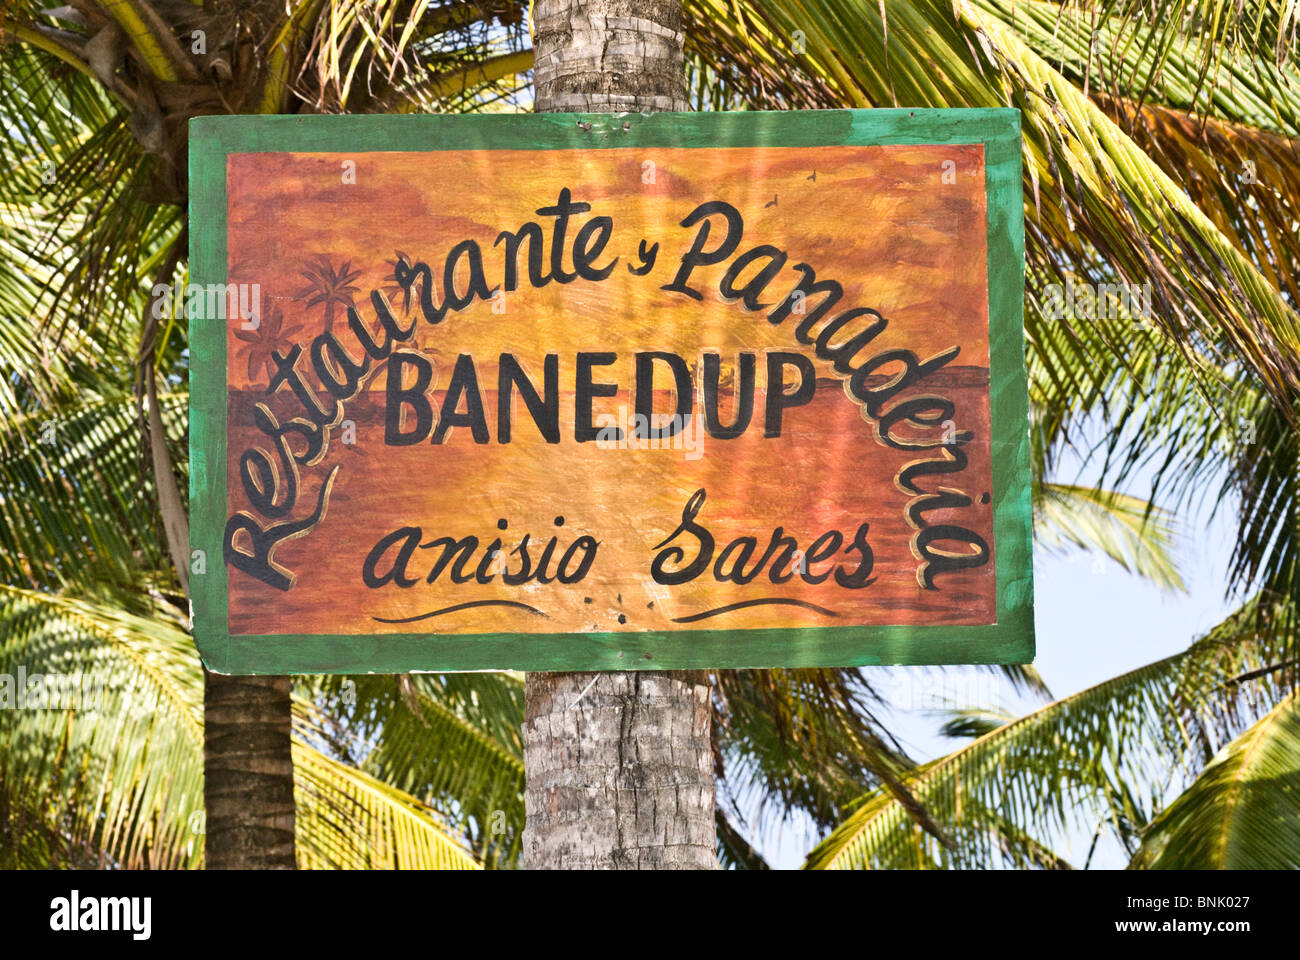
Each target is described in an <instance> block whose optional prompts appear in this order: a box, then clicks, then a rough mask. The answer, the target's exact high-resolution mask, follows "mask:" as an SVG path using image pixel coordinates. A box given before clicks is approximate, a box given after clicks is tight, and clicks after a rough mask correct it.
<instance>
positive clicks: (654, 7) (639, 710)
mask: <svg viewBox="0 0 1300 960" xmlns="http://www.w3.org/2000/svg"><path fill="white" fill-rule="evenodd" d="M534 28H535V29H534V41H533V44H534V49H535V51H536V58H535V67H534V74H533V82H534V89H535V91H536V98H537V99H536V106H535V109H536V110H538V111H539V112H562V113H574V112H583V113H600V112H622V111H628V112H633V111H654V110H685V109H686V73H685V67H684V61H683V50H682V12H681V2H680V0H537V5H536V7H535V10H534ZM588 685H590V689H588ZM524 696H525V705H524V726H523V735H524V769H525V770H526V775H527V783H526V786H525V790H524V805H525V810H526V813H527V817H528V822H527V824H526V826H525V829H524V853H523V862H524V866H525V867H528V868H531V869H559V868H600V869H714V868H716V867H717V865H718V863H717V855H716V847H715V844H716V833H715V827H714V819H713V814H714V783H713V758H712V753H711V750H710V734H711V730H710V724H711V720H712V710H711V705H710V702H709V697H710V690H709V679H708V674H707V673H651V672H629V673H600V674H591V673H530V674H529V675H528V677H527V681H526V684H525V694H524Z"/></svg>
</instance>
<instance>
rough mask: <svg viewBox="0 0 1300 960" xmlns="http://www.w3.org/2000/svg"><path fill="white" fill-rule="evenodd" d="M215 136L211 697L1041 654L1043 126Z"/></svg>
mask: <svg viewBox="0 0 1300 960" xmlns="http://www.w3.org/2000/svg"><path fill="white" fill-rule="evenodd" d="M191 142H192V154H191V170H192V177H191V179H192V189H191V196H192V211H191V224H192V226H191V237H192V241H191V242H192V245H193V249H192V254H191V270H192V279H193V280H194V282H195V289H197V290H198V291H200V292H199V294H198V295H195V296H193V297H190V298H188V299H189V303H188V304H187V307H192V309H191V310H190V311H189V312H190V313H191V349H192V357H193V364H192V372H191V376H192V400H191V433H190V436H191V457H192V470H191V504H192V511H193V523H192V531H193V532H192V540H193V543H192V547H193V549H194V550H195V551H198V552H197V553H196V557H199V558H206V565H205V566H204V568H203V569H204V572H203V573H201V574H196V575H195V576H194V577H193V578H192V580H193V594H194V610H195V621H196V634H197V637H198V643H199V648H200V651H201V652H202V654H203V656H204V659H205V661H206V662H207V663H208V664H209V666H210V667H212V668H214V669H216V670H219V671H227V672H243V673H285V672H367V671H375V672H395V671H408V670H466V669H494V668H516V669H529V670H547V669H553V670H558V669H565V670H584V669H638V668H642V669H677V668H705V667H763V666H778V665H784V666H812V665H853V664H868V663H943V662H1015V661H1025V660H1029V659H1031V658H1032V656H1033V631H1032V606H1031V599H1032V597H1031V593H1032V591H1031V566H1030V532H1029V524H1030V505H1029V475H1028V452H1027V429H1026V428H1027V413H1026V409H1027V399H1026V387H1025V370H1024V354H1023V349H1024V348H1023V339H1022V325H1021V301H1022V291H1023V254H1022V222H1021V215H1022V214H1021V200H1020V197H1021V193H1020V190H1021V187H1020V138H1019V120H1018V114H1017V113H1016V112H1015V111H1013V110H956V111H947V110H945V111H922V110H917V111H906V110H867V111H825V112H823V111H817V112H791V113H743V114H659V115H655V116H650V117H645V116H640V115H631V116H627V117H611V116H590V117H574V116H571V115H546V116H522V117H521V116H510V117H505V116H481V117H480V116H473V117H437V116H429V117H267V118H253V117H221V118H203V119H200V120H196V121H194V123H193V125H192V127H191ZM191 292H193V291H191ZM207 293H211V294H212V296H210V297H209V296H206V294H207ZM196 569H197V568H196Z"/></svg>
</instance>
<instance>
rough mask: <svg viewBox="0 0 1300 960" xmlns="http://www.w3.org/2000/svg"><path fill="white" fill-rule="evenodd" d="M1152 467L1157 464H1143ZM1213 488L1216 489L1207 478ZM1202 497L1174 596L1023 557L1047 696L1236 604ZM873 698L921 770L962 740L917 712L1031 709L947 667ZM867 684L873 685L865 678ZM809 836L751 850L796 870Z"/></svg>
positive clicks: (1106, 674) (1134, 485)
mask: <svg viewBox="0 0 1300 960" xmlns="http://www.w3.org/2000/svg"><path fill="white" fill-rule="evenodd" d="M1155 459H1158V458H1155ZM1055 478H1056V479H1057V480H1058V481H1061V482H1074V483H1094V482H1095V481H1096V473H1095V472H1094V471H1092V470H1091V469H1089V468H1083V469H1082V470H1080V469H1079V468H1078V466H1077V464H1068V463H1067V465H1066V466H1064V467H1062V468H1061V469H1058V471H1057V473H1056V477H1055ZM1150 479H1151V478H1150V474H1149V473H1144V472H1141V471H1139V472H1136V473H1135V475H1134V476H1133V477H1132V479H1131V480H1130V481H1129V482H1128V483H1127V484H1126V487H1125V491H1126V492H1128V493H1131V494H1133V495H1135V496H1144V495H1145V494H1146V493H1148V492H1149V485H1150ZM1213 482H1214V483H1215V487H1214V489H1217V480H1215V481H1213ZM1212 507H1213V498H1206V501H1205V502H1203V503H1202V504H1200V505H1199V507H1198V506H1197V505H1195V504H1194V505H1193V506H1192V507H1191V508H1189V509H1188V510H1186V511H1185V512H1183V513H1180V514H1178V515H1176V517H1175V520H1176V526H1177V529H1178V531H1179V536H1178V540H1177V543H1176V547H1175V557H1176V558H1177V560H1178V563H1179V570H1180V572H1181V573H1182V574H1183V579H1184V582H1185V585H1186V592H1185V593H1178V594H1175V593H1170V592H1168V591H1163V590H1161V589H1159V588H1158V587H1156V586H1154V585H1152V584H1151V583H1149V582H1148V581H1146V580H1144V579H1143V578H1141V577H1139V576H1137V575H1134V574H1130V573H1128V572H1126V571H1125V570H1124V569H1123V568H1122V567H1121V566H1119V565H1118V564H1116V563H1114V562H1113V561H1111V560H1110V559H1109V558H1105V557H1100V558H1099V555H1097V554H1089V553H1085V552H1083V551H1081V550H1071V551H1069V552H1068V553H1056V552H1050V551H1047V550H1045V549H1043V548H1041V547H1038V546H1036V547H1035V550H1034V622H1035V631H1036V636H1037V656H1036V657H1035V659H1034V665H1035V666H1036V667H1037V668H1038V671H1039V673H1040V675H1041V676H1042V678H1043V680H1044V681H1045V682H1046V683H1047V685H1048V687H1049V688H1050V689H1051V691H1052V694H1053V696H1054V697H1056V698H1060V697H1065V696H1069V695H1070V694H1072V693H1076V692H1078V691H1080V690H1083V689H1086V688H1087V687H1090V686H1093V685H1094V684H1097V683H1099V682H1101V681H1103V680H1106V679H1109V678H1111V677H1114V676H1117V675H1119V674H1121V673H1124V672H1126V671H1129V670H1132V669H1135V668H1137V667H1140V666H1142V665H1143V664H1147V663H1151V662H1152V661H1155V660H1159V659H1161V658H1163V657H1166V656H1169V655H1171V654H1173V653H1176V652H1178V651H1179V650H1183V649H1185V648H1186V647H1187V646H1189V645H1190V644H1191V642H1192V641H1193V640H1194V639H1195V638H1197V637H1198V636H1200V635H1201V634H1203V633H1205V632H1206V631H1207V630H1209V629H1210V628H1211V627H1213V626H1214V625H1215V624H1217V623H1219V622H1220V621H1221V620H1223V619H1224V618H1225V617H1226V616H1227V614H1228V613H1230V612H1231V611H1232V610H1233V609H1235V608H1236V606H1237V604H1236V603H1234V602H1233V601H1232V600H1230V599H1228V598H1225V596H1224V585H1225V584H1226V582H1227V570H1228V561H1229V558H1230V556H1231V553H1232V543H1233V532H1234V530H1233V518H1232V511H1231V510H1230V509H1223V510H1220V511H1219V513H1218V515H1217V516H1214V517H1213V518H1211V516H1210V514H1211V512H1212ZM876 674H878V675H879V676H880V677H881V678H882V679H883V682H878V686H879V688H880V689H881V690H882V692H884V693H886V694H887V695H888V696H889V699H890V700H891V702H893V703H894V704H895V705H896V709H895V710H894V711H893V724H892V726H891V730H893V731H894V733H895V735H896V736H898V737H899V739H900V741H902V742H903V745H904V747H905V748H906V749H907V750H908V752H909V754H910V756H912V758H913V759H915V760H918V761H924V760H929V759H933V758H935V757H938V756H941V755H943V754H945V753H949V752H951V751H952V750H954V749H957V748H959V747H960V746H962V745H963V744H964V743H966V742H967V741H965V740H953V739H949V738H945V737H943V736H941V735H940V734H939V732H938V731H939V728H940V726H941V725H942V724H943V722H944V719H945V718H944V717H943V716H941V715H939V714H938V713H935V712H931V711H930V710H927V709H926V708H927V705H930V704H933V703H934V702H935V701H942V700H943V699H947V700H949V701H953V702H959V703H970V704H975V703H987V702H988V701H990V700H1000V701H1001V702H1002V704H1003V706H1005V707H1007V708H1009V709H1011V710H1012V711H1013V712H1014V713H1015V714H1016V715H1018V716H1019V715H1023V714H1024V713H1027V712H1029V711H1030V710H1033V709H1035V708H1036V707H1037V706H1039V705H1041V702H1040V701H1037V700H1035V699H1034V698H1032V697H1026V696H1018V695H1017V694H1016V693H1015V692H1014V691H1013V690H1012V689H1011V687H1010V684H1009V683H1008V682H1007V681H1005V680H1004V679H1002V678H1001V676H999V675H996V674H994V673H993V672H991V671H989V670H984V669H980V668H975V667H952V668H948V669H947V670H944V671H927V670H925V669H923V668H915V667H911V668H909V667H894V668H889V669H880V670H878V671H876ZM872 679H873V682H876V676H875V675H873V677H872ZM817 839H818V838H817V837H815V836H813V835H811V834H809V833H807V832H806V828H805V827H802V826H801V825H800V824H796V825H794V826H785V827H783V828H782V829H781V830H780V831H779V832H774V833H773V834H772V835H771V836H767V837H761V838H758V842H757V843H756V844H755V846H756V847H757V848H758V849H759V851H760V852H761V853H763V855H764V856H765V857H767V858H768V862H769V863H770V864H771V865H772V866H773V867H774V868H782V869H793V868H797V867H798V866H800V865H801V864H802V862H803V859H804V856H805V854H806V853H807V852H808V850H810V849H811V848H812V846H813V845H814V844H815V843H816V840H817ZM1091 840H1092V836H1091V833H1090V832H1088V833H1083V834H1081V835H1078V836H1067V837H1062V838H1059V839H1058V840H1057V841H1056V842H1055V845H1054V849H1055V851H1056V853H1058V854H1059V855H1060V856H1062V857H1064V858H1065V859H1066V860H1067V861H1068V862H1070V863H1071V864H1072V865H1073V866H1075V867H1076V868H1079V867H1082V866H1083V864H1084V862H1085V861H1086V860H1087V857H1088V847H1089V845H1090V843H1091ZM1126 863H1127V857H1126V855H1125V854H1124V852H1123V850H1122V849H1121V848H1120V846H1119V845H1118V844H1117V843H1115V842H1113V841H1109V840H1107V839H1103V841H1102V842H1099V843H1098V845H1097V849H1096V851H1095V852H1094V854H1093V858H1092V862H1091V867H1092V868H1093V869H1097V868H1111V869H1120V868H1123V867H1124V866H1125V865H1126Z"/></svg>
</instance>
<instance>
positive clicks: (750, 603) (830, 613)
mask: <svg viewBox="0 0 1300 960" xmlns="http://www.w3.org/2000/svg"><path fill="white" fill-rule="evenodd" d="M770 603H775V604H784V605H786V606H791V607H803V608H804V609H805V610H812V611H814V612H816V613H820V614H821V615H822V616H826V617H838V616H839V614H838V613H836V612H835V611H834V610H827V609H826V608H825V607H819V606H817V604H815V603H809V602H808V601H807V600H787V599H785V598H783V597H764V598H762V599H759V600H742V601H741V602H740V603H730V604H727V606H725V607H718V608H717V609H716V610H705V611H704V612H703V613H693V614H691V615H690V616H688V617H674V618H673V623H694V622H695V621H696V620H707V619H708V618H709V617H718V616H721V615H722V614H724V613H732V612H733V611H736V610H743V609H744V608H745V607H761V606H763V605H765V604H770Z"/></svg>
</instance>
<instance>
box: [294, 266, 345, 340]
mask: <svg viewBox="0 0 1300 960" xmlns="http://www.w3.org/2000/svg"><path fill="white" fill-rule="evenodd" d="M301 273H302V275H303V276H304V277H306V278H307V279H308V281H310V282H309V283H308V284H307V286H305V287H304V288H303V289H301V290H299V291H298V292H297V293H296V294H294V296H296V297H297V298H298V299H302V298H303V297H307V298H309V299H308V300H307V304H306V305H307V308H308V309H311V308H312V307H315V306H318V305H323V306H324V307H325V332H326V333H328V332H329V331H331V330H333V329H334V314H335V311H336V308H337V307H338V306H339V305H340V304H341V305H343V306H344V307H351V306H353V305H354V301H353V297H354V296H355V295H356V294H358V293H360V292H361V290H360V289H359V288H358V287H354V286H352V282H353V281H354V280H356V279H357V278H358V277H360V276H361V271H360V270H353V269H352V261H351V260H344V261H343V266H342V267H340V268H339V269H338V270H335V269H334V264H333V262H332V261H331V260H330V258H329V257H328V256H326V255H325V254H323V253H318V254H316V259H315V260H314V261H312V260H309V261H307V266H306V268H305V269H303V270H302V271H301Z"/></svg>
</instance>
